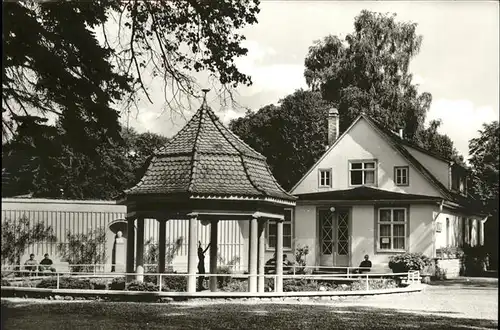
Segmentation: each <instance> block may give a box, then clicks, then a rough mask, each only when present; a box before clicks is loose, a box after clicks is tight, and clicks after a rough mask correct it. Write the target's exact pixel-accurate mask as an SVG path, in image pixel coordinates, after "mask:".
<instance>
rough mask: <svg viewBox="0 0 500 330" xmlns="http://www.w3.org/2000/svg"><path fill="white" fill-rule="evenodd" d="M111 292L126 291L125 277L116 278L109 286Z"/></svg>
mask: <svg viewBox="0 0 500 330" xmlns="http://www.w3.org/2000/svg"><path fill="white" fill-rule="evenodd" d="M109 289H110V290H125V277H115V278H114V279H113V281H111V283H110V284H109Z"/></svg>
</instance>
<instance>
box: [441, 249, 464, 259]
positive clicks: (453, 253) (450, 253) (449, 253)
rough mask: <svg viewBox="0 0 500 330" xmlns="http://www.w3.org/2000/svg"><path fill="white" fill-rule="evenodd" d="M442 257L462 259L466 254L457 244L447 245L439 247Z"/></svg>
mask: <svg viewBox="0 0 500 330" xmlns="http://www.w3.org/2000/svg"><path fill="white" fill-rule="evenodd" d="M439 255H440V257H441V259H457V258H458V259H460V258H462V257H463V255H464V251H463V250H462V249H461V248H459V247H456V246H446V247H444V248H441V249H439Z"/></svg>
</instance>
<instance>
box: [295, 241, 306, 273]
mask: <svg viewBox="0 0 500 330" xmlns="http://www.w3.org/2000/svg"><path fill="white" fill-rule="evenodd" d="M308 254H309V246H307V245H305V246H303V247H301V246H297V248H296V249H295V265H296V266H299V267H297V268H295V273H296V274H297V273H298V274H301V273H305V269H306V268H305V266H306V259H307V255H308Z"/></svg>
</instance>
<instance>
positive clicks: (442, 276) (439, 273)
mask: <svg viewBox="0 0 500 330" xmlns="http://www.w3.org/2000/svg"><path fill="white" fill-rule="evenodd" d="M436 279H437V280H439V281H442V280H446V269H444V268H441V267H439V266H436Z"/></svg>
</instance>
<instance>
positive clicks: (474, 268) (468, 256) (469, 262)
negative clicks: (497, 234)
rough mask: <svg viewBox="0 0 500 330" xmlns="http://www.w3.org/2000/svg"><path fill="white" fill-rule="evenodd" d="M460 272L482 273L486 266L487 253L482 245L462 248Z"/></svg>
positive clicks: (470, 274)
mask: <svg viewBox="0 0 500 330" xmlns="http://www.w3.org/2000/svg"><path fill="white" fill-rule="evenodd" d="M463 252H464V254H463V257H462V267H463V268H462V274H463V275H465V276H479V275H482V274H483V273H484V272H485V271H486V269H487V268H488V257H489V253H488V251H487V250H486V248H485V247H484V246H482V245H478V246H469V245H466V246H464V248H463Z"/></svg>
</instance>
